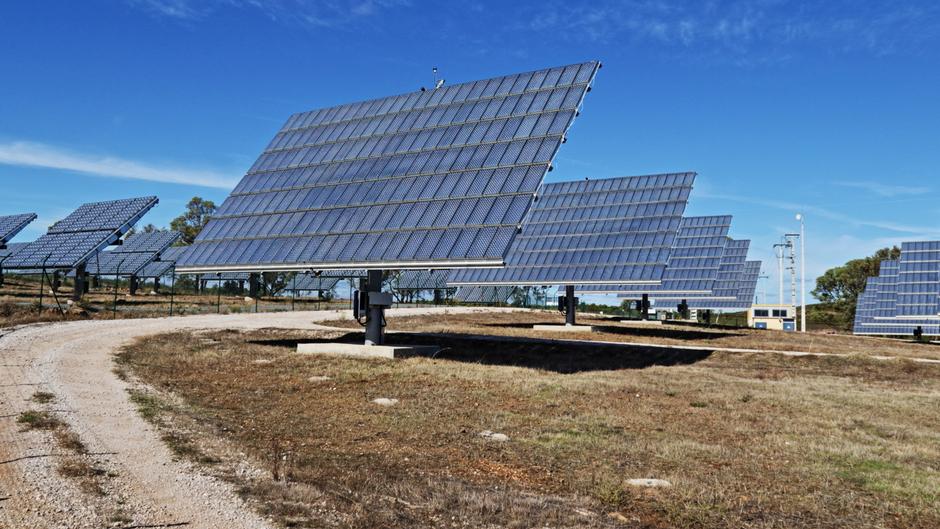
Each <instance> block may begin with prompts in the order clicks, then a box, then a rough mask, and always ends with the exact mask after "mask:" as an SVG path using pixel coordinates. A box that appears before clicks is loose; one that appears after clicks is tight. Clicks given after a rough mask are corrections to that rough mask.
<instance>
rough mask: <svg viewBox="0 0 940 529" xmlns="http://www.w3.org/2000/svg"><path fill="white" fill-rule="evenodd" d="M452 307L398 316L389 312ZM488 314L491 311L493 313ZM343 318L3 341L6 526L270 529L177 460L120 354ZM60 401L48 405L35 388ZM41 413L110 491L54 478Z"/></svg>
mask: <svg viewBox="0 0 940 529" xmlns="http://www.w3.org/2000/svg"><path fill="white" fill-rule="evenodd" d="M444 310H447V311H448V312H451V313H456V312H462V311H473V310H480V309H471V308H462V309H461V308H448V309H434V308H427V309H395V310H393V311H392V314H393V315H399V316H405V315H417V314H428V313H434V312H443V311H444ZM487 310H492V309H487ZM338 315H339V316H340V317H343V316H347V317H348V311H347V312H336V311H320V312H289V313H262V314H232V315H221V316H218V315H212V316H188V317H176V318H159V319H142V320H117V321H80V322H65V323H55V324H41V325H35V326H27V327H24V328H20V329H17V330H13V331H9V330H6V331H2V332H3V333H6V334H3V336H0V528H4V529H7V528H9V529H14V528H15V529H20V528H27V527H28V528H37V529H38V528H44V527H50V528H51V527H63V528H65V527H67V528H85V527H89V528H90V527H95V528H100V527H174V526H185V527H191V528H200V529H201V528H219V529H222V528H225V529H237V528H252V529H253V528H264V527H269V526H270V524H269V523H268V521H266V520H264V519H263V518H261V517H260V516H258V515H257V514H255V513H254V512H253V511H251V510H250V509H248V508H246V506H245V505H243V504H242V502H241V500H240V499H239V498H238V496H236V495H235V494H234V493H233V491H232V490H231V489H230V487H229V486H228V485H227V484H225V483H223V482H220V481H219V480H216V479H214V478H212V477H210V476H207V475H205V474H204V473H201V472H200V471H199V470H198V469H196V468H194V467H192V466H191V465H189V464H187V463H185V462H183V461H176V460H174V457H173V454H172V453H171V452H170V450H169V449H168V448H167V447H166V446H165V445H164V444H163V442H162V441H161V440H160V438H159V434H158V433H157V432H156V431H154V429H153V428H152V427H151V426H150V425H149V424H148V423H147V422H145V421H144V420H143V419H142V418H141V417H140V416H139V415H138V413H137V411H136V409H135V407H134V405H133V404H132V403H131V402H130V401H129V400H128V394H127V392H126V389H127V384H126V383H125V382H123V381H122V380H120V379H119V378H118V377H117V376H116V375H115V374H114V373H113V372H112V369H113V365H112V358H111V357H112V354H113V353H114V352H115V351H117V350H118V349H119V348H120V347H121V346H123V345H124V344H126V343H128V342H130V341H131V340H133V339H135V338H138V337H142V336H148V335H155V334H160V333H165V332H172V331H175V330H180V329H219V328H226V329H259V328H266V327H268V328H271V327H277V328H289V329H316V328H318V326H317V325H316V323H315V322H317V321H325V320H331V319H334V320H335V319H337V316H338ZM37 391H43V392H49V393H51V394H53V395H55V400H54V401H53V402H51V403H48V404H45V405H43V406H39V405H37V403H35V402H33V401H32V400H31V397H32V396H33V395H34V394H35V393H36V392H37ZM37 408H39V409H45V410H49V411H51V412H52V414H53V415H54V416H56V417H58V418H59V419H61V420H62V421H64V422H65V423H67V424H68V427H69V428H71V430H72V431H74V432H76V433H77V434H78V435H79V437H80V438H81V441H82V442H83V443H84V444H85V445H86V446H87V448H88V451H89V453H91V454H92V456H91V457H93V458H94V462H95V466H96V467H97V468H100V469H102V470H103V471H105V472H107V475H108V476H109V479H108V480H107V486H106V487H105V492H106V494H104V495H90V494H88V493H85V492H82V491H81V490H80V489H79V487H78V486H77V485H76V483H75V482H74V480H68V479H63V478H62V477H61V476H60V475H59V473H58V472H57V470H56V467H57V465H58V464H59V461H61V460H62V458H63V457H64V456H65V455H67V454H66V453H65V452H63V450H62V449H60V448H59V447H58V446H57V445H56V443H54V442H52V440H51V439H52V437H51V435H50V434H49V433H48V432H45V431H36V430H30V431H24V430H23V428H22V427H21V425H19V424H18V423H17V417H18V416H19V414H20V413H22V412H24V411H27V410H34V409H37Z"/></svg>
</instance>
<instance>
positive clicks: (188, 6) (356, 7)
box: [126, 0, 411, 27]
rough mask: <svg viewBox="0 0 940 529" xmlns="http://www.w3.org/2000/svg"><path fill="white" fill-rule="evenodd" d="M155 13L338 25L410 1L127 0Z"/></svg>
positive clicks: (175, 17) (183, 19)
mask: <svg viewBox="0 0 940 529" xmlns="http://www.w3.org/2000/svg"><path fill="white" fill-rule="evenodd" d="M126 1H127V2H128V3H129V4H130V5H131V6H134V7H138V8H140V9H143V10H145V11H147V12H148V13H150V14H151V15H153V16H156V17H161V18H169V19H173V20H177V21H181V22H187V23H191V22H196V21H199V20H202V19H205V18H207V17H209V16H211V15H213V14H215V13H217V12H219V11H220V10H222V9H225V8H235V9H243V10H245V11H252V12H255V13H258V14H261V15H262V16H265V17H267V18H269V19H271V20H273V21H275V22H283V23H287V24H299V25H304V26H311V27H338V26H343V25H345V24H347V23H349V22H352V21H354V20H357V19H361V18H365V17H374V16H376V15H379V14H380V13H382V12H383V11H385V10H387V9H391V8H396V7H407V6H410V5H411V2H410V0H331V1H328V2H325V1H322V0H126Z"/></svg>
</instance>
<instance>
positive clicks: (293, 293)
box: [290, 274, 297, 312]
mask: <svg viewBox="0 0 940 529" xmlns="http://www.w3.org/2000/svg"><path fill="white" fill-rule="evenodd" d="M291 283H292V284H293V286H292V287H291V289H290V311H291V312H294V302H296V301H297V274H294V278H293V279H291Z"/></svg>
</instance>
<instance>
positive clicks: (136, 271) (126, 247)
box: [86, 231, 180, 277]
mask: <svg viewBox="0 0 940 529" xmlns="http://www.w3.org/2000/svg"><path fill="white" fill-rule="evenodd" d="M179 239H180V234H179V232H175V231H156V232H152V233H135V234H134V235H131V236H129V237H128V238H127V239H125V240H124V241H123V244H121V245H120V246H117V247H115V248H114V249H113V250H110V251H106V252H98V254H97V255H95V256H94V257H91V258H90V259H89V260H88V263H87V266H86V272H88V273H89V274H91V275H121V276H138V275H141V271H142V270H143V269H144V267H146V266H147V265H148V264H150V263H151V262H152V261H154V260H156V259H158V258H159V257H160V255H161V253H162V252H164V251H166V250H167V249H169V248H170V246H171V245H172V244H174V243H175V242H176V241H178V240H179ZM142 277H150V276H142Z"/></svg>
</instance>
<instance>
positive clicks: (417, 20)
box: [0, 0, 940, 301]
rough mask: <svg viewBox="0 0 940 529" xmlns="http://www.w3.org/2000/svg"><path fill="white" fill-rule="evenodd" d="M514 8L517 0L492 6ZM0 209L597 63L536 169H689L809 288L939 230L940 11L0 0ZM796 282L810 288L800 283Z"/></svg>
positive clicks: (248, 152) (772, 266) (192, 171)
mask: <svg viewBox="0 0 940 529" xmlns="http://www.w3.org/2000/svg"><path fill="white" fill-rule="evenodd" d="M507 4H509V5H508V6H507ZM0 27H2V31H0V71H2V72H3V74H4V75H3V81H2V83H0V94H2V97H0V183H2V188H0V189H2V191H0V213H4V214H5V213H18V212H23V211H35V212H37V213H39V215H40V219H39V221H37V222H35V223H33V224H32V226H31V227H30V228H29V229H28V230H26V231H25V232H24V233H23V234H22V235H21V236H20V237H19V238H18V240H30V239H32V238H34V237H36V236H37V235H39V234H40V233H41V232H43V231H44V229H45V227H46V226H47V225H48V224H49V223H51V222H52V221H54V220H55V219H57V218H60V217H62V216H63V215H65V214H67V213H68V212H69V211H70V210H72V209H73V208H74V207H76V206H77V205H79V204H80V203H82V202H86V201H92V200H102V199H110V198H124V197H129V196H137V195H144V194H156V195H158V196H159V197H160V202H161V203H160V206H158V207H157V208H156V209H155V210H154V211H153V212H152V213H150V214H149V215H148V216H147V217H146V218H145V222H153V223H155V224H157V225H165V224H167V223H168V221H169V219H170V218H172V217H174V216H175V215H177V214H178V213H179V212H180V211H181V209H182V207H183V205H184V204H185V202H186V201H187V200H188V199H189V198H190V197H191V196H194V195H200V196H203V197H205V198H210V199H214V200H216V201H218V202H221V201H222V200H224V198H225V196H226V195H227V192H228V190H229V189H230V188H231V187H232V186H234V184H235V183H236V182H237V181H238V179H239V178H240V177H241V175H242V174H243V173H244V172H245V170H246V169H247V168H248V166H249V165H250V164H251V163H252V162H253V161H254V159H255V157H256V156H257V155H258V154H259V153H260V152H261V150H262V149H263V148H264V146H265V145H266V144H267V142H268V141H269V140H270V138H271V137H272V136H273V135H274V133H275V132H276V131H277V129H278V128H279V127H280V125H281V124H282V123H283V122H284V120H286V118H287V117H288V116H289V115H290V114H291V113H293V112H297V111H302V110H309V109H313V108H318V107H322V106H328V105H334V104H340V103H345V102H350V101H356V100H361V99H365V98H372V97H378V96H383V95H389V94H392V93H400V92H405V91H410V90H413V89H416V88H418V87H420V86H422V85H429V84H431V83H432V74H431V68H432V66H437V67H439V68H440V71H441V73H442V75H443V77H445V78H446V79H447V80H448V81H449V82H460V81H466V80H473V79H478V78H483V77H490V76H494V75H501V74H506V73H512V72H515V71H522V70H530V69H535V68H543V67H548V66H556V65H560V64H567V63H572V62H579V61H583V60H587V59H599V60H601V61H602V62H603V63H604V68H603V69H602V70H601V71H600V73H599V74H598V77H597V81H596V84H595V89H594V90H593V91H592V92H591V94H589V96H588V99H587V100H586V103H585V107H584V112H583V114H582V116H581V117H580V118H579V119H578V121H577V122H576V123H575V126H574V127H573V129H572V131H571V133H570V138H569V141H568V143H567V144H566V145H565V146H564V147H563V149H562V151H561V152H560V154H559V157H558V159H557V160H556V170H555V171H554V172H552V173H551V174H550V175H549V179H550V180H551V181H557V180H565V179H574V178H583V177H605V176H622V175H634V174H647V173H654V172H672V171H685V170H694V171H697V172H698V173H699V179H698V182H697V184H696V188H695V191H694V192H693V196H692V200H691V202H690V206H689V210H688V213H689V214H726V213H730V214H733V215H734V216H735V221H734V224H733V225H732V236H734V237H738V238H751V239H752V240H753V243H752V246H751V254H750V257H751V258H755V259H763V260H764V261H765V267H764V268H765V271H766V272H767V273H769V275H770V276H771V277H772V279H771V280H770V281H768V282H767V291H768V300H770V301H773V300H774V298H775V297H776V294H775V292H776V288H775V287H774V285H775V284H776V280H775V278H776V263H775V261H774V259H773V250H772V245H773V243H774V242H777V240H778V239H779V237H780V235H781V234H782V233H784V232H787V231H793V230H794V229H796V228H797V225H796V222H795V221H794V220H793V215H794V214H795V213H796V211H797V210H798V209H804V210H805V211H806V215H807V219H808V221H807V230H808V234H809V237H808V250H809V251H808V257H809V258H808V260H807V261H808V269H809V271H808V274H807V276H808V277H810V278H813V277H815V276H816V275H818V274H820V273H821V272H822V271H824V270H825V269H826V268H828V267H830V266H833V265H836V264H840V263H842V262H844V261H845V260H847V259H850V258H854V257H859V256H863V255H866V254H868V253H870V252H872V251H874V250H875V249H877V248H879V247H883V246H885V245H888V244H896V243H900V242H901V241H903V240H918V239H937V238H940V191H938V190H940V169H938V167H940V97H938V94H940V68H938V65H940V5H938V4H937V3H936V2H932V1H905V0H897V1H893V2H866V1H861V0H859V1H848V0H832V1H828V2H801V1H786V0H755V1H751V2H743V1H734V0H731V1H694V2H674V1H668V0H661V1H658V0H635V1H623V2H614V1H605V0H600V1H594V2H578V1H551V0H549V1H538V2H513V3H506V2H492V3H490V2H461V3H457V2H454V3H450V2H448V3H443V2H419V1H416V0H413V1H395V0H353V1H346V0H332V1H329V2H326V1H323V2H312V1H309V2H308V1H302V0H201V1H196V0H128V1H118V0H113V1H98V0H89V1H85V2H71V1H67V0H60V1H47V2H43V1H38V2H6V3H4V4H3V6H2V7H0ZM810 283H811V281H810Z"/></svg>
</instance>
